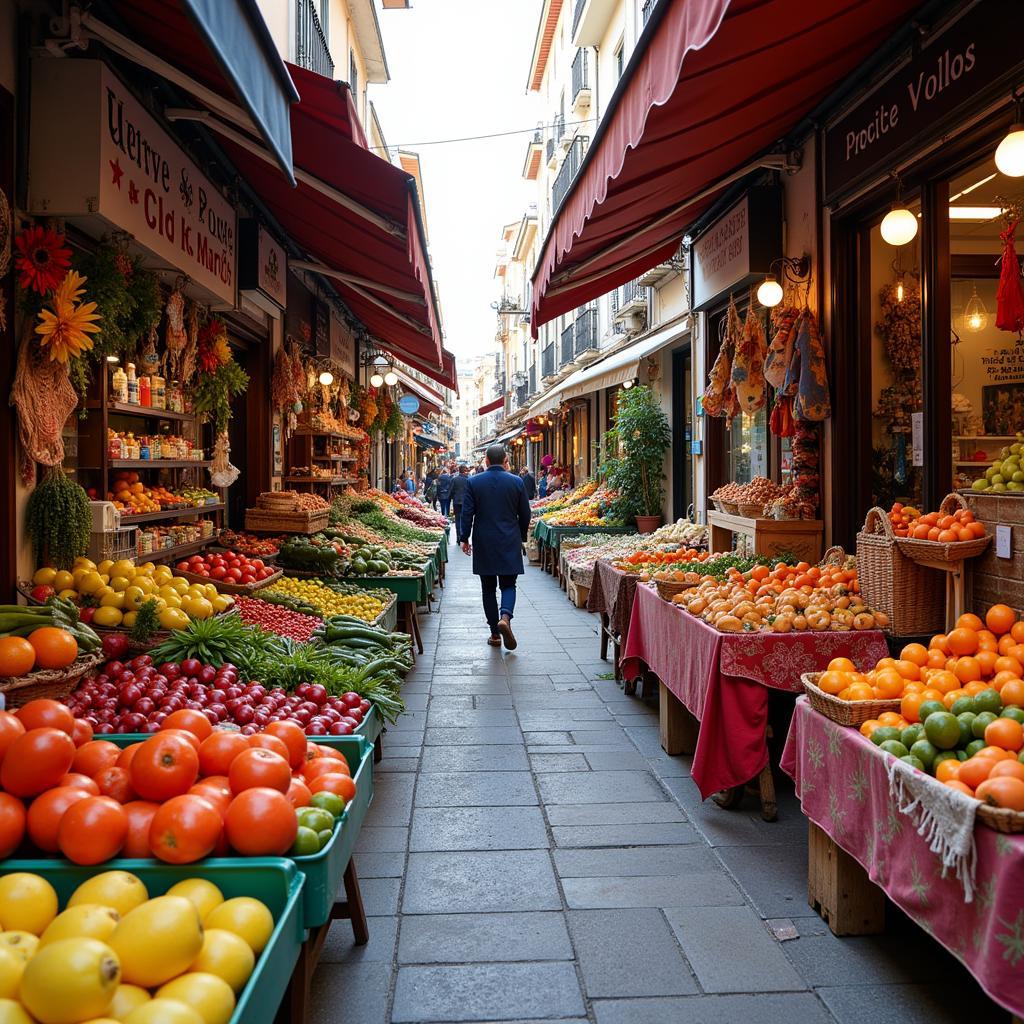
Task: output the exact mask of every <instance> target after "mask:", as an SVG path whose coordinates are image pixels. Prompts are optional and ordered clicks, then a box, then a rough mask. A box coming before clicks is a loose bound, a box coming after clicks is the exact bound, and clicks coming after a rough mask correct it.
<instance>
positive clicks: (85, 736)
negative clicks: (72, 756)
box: [71, 718, 92, 747]
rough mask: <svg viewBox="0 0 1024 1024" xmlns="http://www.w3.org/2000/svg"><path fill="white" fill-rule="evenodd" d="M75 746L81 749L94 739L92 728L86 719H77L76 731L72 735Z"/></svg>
mask: <svg viewBox="0 0 1024 1024" xmlns="http://www.w3.org/2000/svg"><path fill="white" fill-rule="evenodd" d="M71 739H72V740H74V743H75V746H76V747H80V746H82V744H84V743H88V742H89V740H91V739H92V726H91V725H90V724H89V723H88V722H87V721H86V720H85V719H84V718H76V719H75V731H74V732H73V733H72V734H71Z"/></svg>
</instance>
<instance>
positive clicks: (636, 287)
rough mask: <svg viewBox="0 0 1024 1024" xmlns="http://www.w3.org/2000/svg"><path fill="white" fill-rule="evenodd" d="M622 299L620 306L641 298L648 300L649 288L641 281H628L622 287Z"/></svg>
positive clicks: (641, 299)
mask: <svg viewBox="0 0 1024 1024" xmlns="http://www.w3.org/2000/svg"><path fill="white" fill-rule="evenodd" d="M619 291H620V292H621V300H620V302H619V305H618V307H616V308H621V307H622V306H628V305H629V304H630V303H631V302H633V301H635V300H637V299H639V300H640V301H642V302H646V301H647V289H646V288H644V287H643V286H642V285H641V284H640V282H639V281H627V282H626V283H625V284H624V285H623V286H622V287H621V288H620V289H619Z"/></svg>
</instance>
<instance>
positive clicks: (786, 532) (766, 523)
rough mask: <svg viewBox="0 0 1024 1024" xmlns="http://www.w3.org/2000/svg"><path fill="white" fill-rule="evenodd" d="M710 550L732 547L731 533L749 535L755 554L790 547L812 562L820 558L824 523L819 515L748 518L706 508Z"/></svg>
mask: <svg viewBox="0 0 1024 1024" xmlns="http://www.w3.org/2000/svg"><path fill="white" fill-rule="evenodd" d="M708 525H709V526H710V527H711V535H710V538H709V542H708V544H709V547H710V550H712V551H731V550H732V535H733V534H741V535H742V536H744V537H748V538H750V540H751V541H752V542H753V545H754V554H756V555H768V556H769V557H771V556H772V555H776V554H778V553H780V552H784V551H791V552H792V553H793V554H795V555H796V556H797V557H798V558H803V559H805V560H806V561H808V562H811V563H814V562H817V561H818V559H819V558H821V538H822V532H823V530H824V526H825V524H824V523H823V522H822V521H821V520H820V519H747V518H746V517H745V516H738V515H730V514H729V513H726V512H708Z"/></svg>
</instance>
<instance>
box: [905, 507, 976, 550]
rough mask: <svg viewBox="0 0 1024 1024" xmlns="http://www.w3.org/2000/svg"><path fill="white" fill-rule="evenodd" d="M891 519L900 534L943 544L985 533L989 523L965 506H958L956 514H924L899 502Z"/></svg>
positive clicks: (973, 537)
mask: <svg viewBox="0 0 1024 1024" xmlns="http://www.w3.org/2000/svg"><path fill="white" fill-rule="evenodd" d="M889 522H890V523H891V524H892V528H893V532H894V533H895V534H896V536H897V537H912V538H913V539H914V540H935V541H939V543H941V544H947V543H954V542H956V541H963V540H975V539H977V538H978V537H984V536H985V527H984V526H983V525H982V524H981V523H979V522H977V521H976V520H975V518H974V513H973V512H971V511H970V509H965V508H960V509H957V510H956V512H954V513H953V514H952V515H947V514H945V513H943V512H928V513H927V514H925V515H922V514H921V513H920V512H919V511H918V510H917V509H916V508H912V507H911V506H910V505H901V504H900V503H899V502H896V504H895V505H893V507H892V508H891V509H890V510H889Z"/></svg>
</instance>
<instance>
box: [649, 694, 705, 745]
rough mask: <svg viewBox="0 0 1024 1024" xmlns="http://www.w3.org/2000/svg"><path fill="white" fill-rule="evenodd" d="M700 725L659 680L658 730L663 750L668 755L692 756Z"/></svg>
mask: <svg viewBox="0 0 1024 1024" xmlns="http://www.w3.org/2000/svg"><path fill="white" fill-rule="evenodd" d="M699 725H700V723H699V722H698V721H697V719H696V718H694V717H693V715H692V714H690V712H689V711H688V710H687V709H686V707H685V706H684V705H683V702H682V701H681V700H680V699H679V698H678V697H677V696H676V695H675V694H674V693H673V692H672V691H671V690H670V689H669V688H668V687H667V686H666V685H665V684H664V683H663V682H661V680H660V679H659V680H658V728H659V730H660V732H661V749H662V750H664V751H665V753H666V754H670V755H673V756H674V755H676V754H692V753H693V752H694V751H695V750H696V749H697V730H698V728H699Z"/></svg>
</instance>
